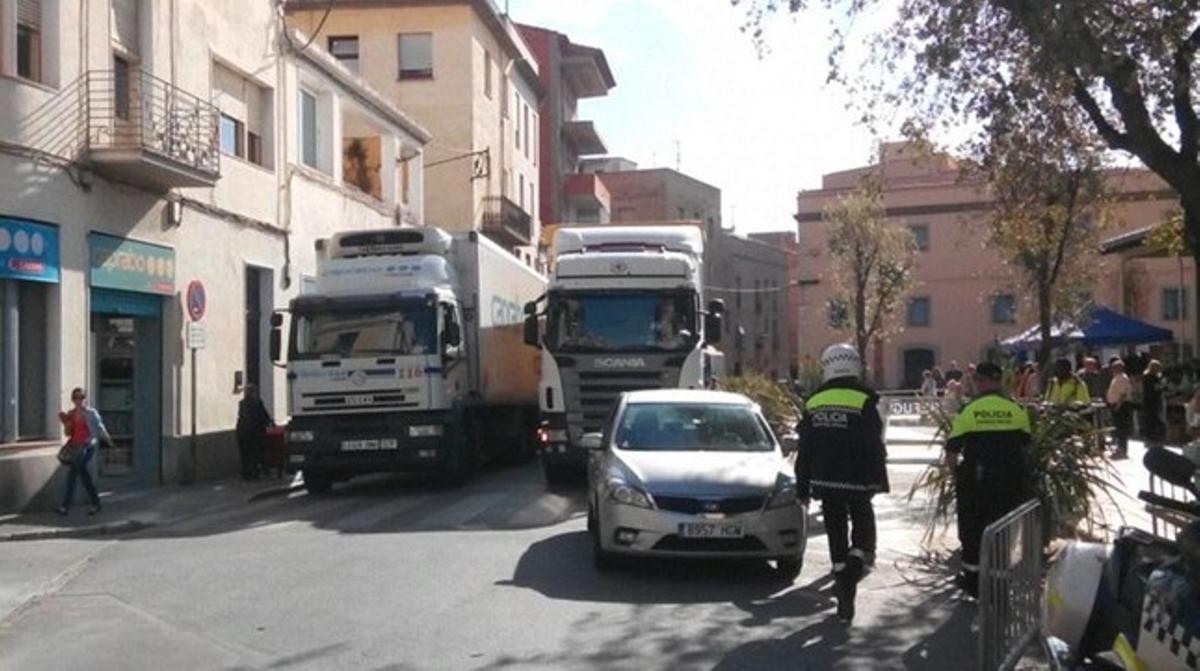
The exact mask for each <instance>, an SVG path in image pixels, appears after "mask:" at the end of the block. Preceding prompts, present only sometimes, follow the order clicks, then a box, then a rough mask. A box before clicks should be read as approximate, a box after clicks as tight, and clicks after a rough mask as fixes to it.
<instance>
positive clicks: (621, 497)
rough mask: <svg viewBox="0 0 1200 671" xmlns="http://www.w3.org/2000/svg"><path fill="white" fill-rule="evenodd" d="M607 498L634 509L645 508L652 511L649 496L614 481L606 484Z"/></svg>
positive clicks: (635, 488) (652, 506)
mask: <svg viewBox="0 0 1200 671" xmlns="http://www.w3.org/2000/svg"><path fill="white" fill-rule="evenodd" d="M608 498H610V499H612V500H613V501H615V502H617V503H620V504H623V505H627V506H634V507H635V508H646V509H647V510H652V509H653V508H654V505H653V504H651V503H650V496H649V495H647V494H646V492H643V491H642V490H640V489H638V488H637V487H633V486H630V485H628V484H626V483H624V482H619V481H614V482H610V483H609V484H608Z"/></svg>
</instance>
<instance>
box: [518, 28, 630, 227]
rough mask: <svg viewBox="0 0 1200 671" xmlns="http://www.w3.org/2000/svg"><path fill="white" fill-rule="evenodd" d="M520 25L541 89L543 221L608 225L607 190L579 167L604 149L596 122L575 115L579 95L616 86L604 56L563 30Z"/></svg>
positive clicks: (599, 94) (598, 94) (591, 94)
mask: <svg viewBox="0 0 1200 671" xmlns="http://www.w3.org/2000/svg"><path fill="white" fill-rule="evenodd" d="M519 28H520V31H521V35H522V36H523V37H524V38H525V42H526V43H527V44H528V45H529V47H530V50H531V51H532V52H533V55H534V57H535V58H536V59H537V62H538V73H539V74H540V76H541V83H542V88H543V89H544V90H545V92H546V95H545V97H543V98H542V102H541V106H540V108H539V111H540V119H541V124H540V126H541V127H540V129H539V133H540V134H541V142H540V143H539V146H540V149H541V156H540V157H539V160H540V162H541V165H540V166H539V171H540V172H539V177H538V179H539V183H540V188H541V191H540V194H541V196H540V201H539V203H538V207H539V208H540V211H541V220H542V224H543V225H550V224H556V223H564V222H572V223H581V224H604V223H608V221H609V219H610V214H609V213H610V209H611V204H610V198H609V194H608V190H607V189H606V188H605V187H604V184H603V182H601V181H600V179H598V178H597V177H596V176H595V175H590V174H584V173H582V172H581V171H580V169H579V167H580V161H581V160H583V159H584V158H585V157H588V156H596V155H599V154H605V153H608V148H607V147H606V146H605V145H604V141H603V140H602V139H601V138H600V134H599V133H598V132H597V130H596V126H595V124H594V123H593V122H591V121H586V120H583V119H580V118H579V101H580V100H581V99H585V98H599V97H602V96H606V95H608V92H609V91H610V90H612V88H613V87H614V86H616V81H615V80H614V79H613V74H612V70H611V69H610V68H609V66H608V59H607V58H605V56H604V52H603V51H601V50H600V49H597V48H595V47H588V46H584V45H582V44H576V43H574V42H572V41H571V40H570V38H568V37H567V36H566V35H563V34H562V33H558V32H555V31H553V30H548V29H546V28H538V27H536V26H527V25H520V26H519Z"/></svg>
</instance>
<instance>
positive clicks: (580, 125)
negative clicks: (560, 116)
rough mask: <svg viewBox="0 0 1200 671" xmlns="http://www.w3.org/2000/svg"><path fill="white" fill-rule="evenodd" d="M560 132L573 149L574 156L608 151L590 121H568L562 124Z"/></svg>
mask: <svg viewBox="0 0 1200 671" xmlns="http://www.w3.org/2000/svg"><path fill="white" fill-rule="evenodd" d="M562 134H563V138H564V139H566V141H567V142H568V143H569V144H570V145H571V148H572V149H574V150H575V155H576V156H591V155H593V154H607V153H608V148H607V147H605V146H604V140H601V139H600V134H599V133H597V132H596V126H595V124H593V123H592V122H591V121H568V122H566V123H564V124H563V125H562Z"/></svg>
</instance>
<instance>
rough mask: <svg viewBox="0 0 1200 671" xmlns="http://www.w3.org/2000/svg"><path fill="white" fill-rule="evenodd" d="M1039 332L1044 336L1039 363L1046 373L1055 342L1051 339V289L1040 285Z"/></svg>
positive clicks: (1039, 352) (1039, 350) (1039, 349)
mask: <svg viewBox="0 0 1200 671" xmlns="http://www.w3.org/2000/svg"><path fill="white" fill-rule="evenodd" d="M1037 300H1038V333H1040V334H1041V336H1042V342H1041V343H1040V344H1039V345H1038V365H1039V366H1041V367H1042V369H1043V370H1042V372H1043V373H1045V367H1046V364H1047V362H1049V361H1050V350H1051V348H1052V347H1053V346H1054V343H1053V342H1051V340H1050V333H1051V328H1052V327H1053V325H1052V324H1051V323H1050V319H1051V312H1050V289H1049V288H1048V287H1045V286H1041V287H1038V298H1037Z"/></svg>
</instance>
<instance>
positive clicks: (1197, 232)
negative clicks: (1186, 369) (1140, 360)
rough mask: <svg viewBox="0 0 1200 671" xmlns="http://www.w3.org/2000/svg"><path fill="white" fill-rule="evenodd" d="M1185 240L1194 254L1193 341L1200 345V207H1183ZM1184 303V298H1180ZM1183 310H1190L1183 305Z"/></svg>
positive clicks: (1181, 357) (1181, 354)
mask: <svg viewBox="0 0 1200 671" xmlns="http://www.w3.org/2000/svg"><path fill="white" fill-rule="evenodd" d="M1183 239H1184V240H1185V241H1186V242H1187V248H1188V250H1189V251H1191V253H1192V295H1191V296H1189V298H1190V299H1191V300H1190V301H1189V302H1191V303H1192V305H1191V310H1192V341H1193V342H1196V343H1200V206H1193V207H1188V206H1187V205H1184V206H1183ZM1180 300H1181V303H1182V296H1181V297H1180ZM1180 309H1181V310H1187V309H1189V308H1188V307H1186V306H1183V305H1181V306H1180ZM1185 344H1186V343H1184V342H1183V334H1182V333H1181V334H1180V340H1179V357H1180V360H1181V361H1182V359H1183V346H1184V345H1185ZM1192 356H1193V357H1195V356H1200V351H1196V350H1192Z"/></svg>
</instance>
